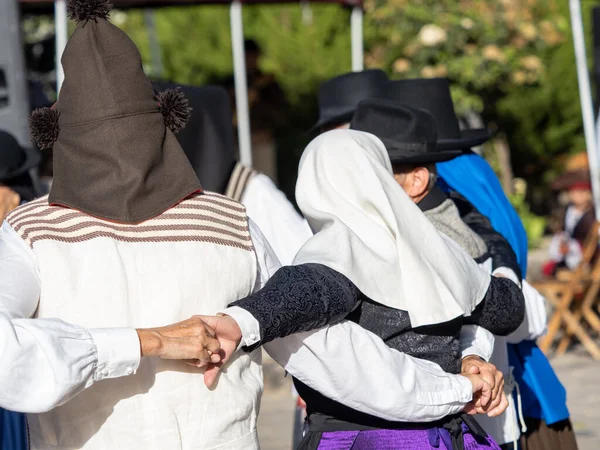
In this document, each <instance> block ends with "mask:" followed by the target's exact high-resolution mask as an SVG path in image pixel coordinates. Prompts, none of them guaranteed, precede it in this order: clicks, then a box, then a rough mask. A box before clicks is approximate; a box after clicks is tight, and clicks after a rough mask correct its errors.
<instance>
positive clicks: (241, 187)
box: [225, 162, 257, 202]
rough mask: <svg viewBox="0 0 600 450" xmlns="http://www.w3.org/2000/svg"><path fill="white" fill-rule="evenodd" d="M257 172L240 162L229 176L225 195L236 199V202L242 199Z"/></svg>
mask: <svg viewBox="0 0 600 450" xmlns="http://www.w3.org/2000/svg"><path fill="white" fill-rule="evenodd" d="M256 174H257V172H256V170H254V169H252V168H251V167H248V166H245V165H243V164H242V163H239V162H238V163H237V164H236V165H235V167H234V169H233V172H232V174H231V177H230V178H229V183H228V184H227V189H225V195H226V196H227V197H230V198H232V199H234V200H235V201H236V202H239V201H241V200H242V195H244V191H245V190H246V187H247V186H248V182H249V181H250V178H252V177H253V176H254V175H256Z"/></svg>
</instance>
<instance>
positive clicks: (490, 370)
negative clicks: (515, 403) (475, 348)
mask: <svg viewBox="0 0 600 450" xmlns="http://www.w3.org/2000/svg"><path fill="white" fill-rule="evenodd" d="M462 374H463V375H465V376H467V377H468V378H469V379H470V380H471V382H472V383H473V381H474V380H473V379H472V378H471V377H470V375H478V376H480V377H481V378H482V379H483V381H485V383H486V384H487V385H488V386H489V387H490V389H491V393H490V396H489V398H488V396H487V390H486V389H483V391H482V394H479V393H477V392H475V391H474V392H473V394H474V396H473V402H471V403H470V404H469V405H467V408H466V409H465V411H466V412H469V413H470V414H487V415H488V416H489V417H496V416H498V415H500V414H502V413H503V412H504V411H505V410H506V408H507V407H508V399H507V397H506V394H505V393H504V375H503V374H502V372H501V371H499V370H498V369H497V368H496V366H494V365H493V364H491V363H488V362H486V361H484V360H483V359H481V358H479V357H478V356H467V357H466V358H464V359H463V361H462ZM476 383H477V385H478V386H479V380H476ZM474 387H475V385H474ZM484 388H485V387H484ZM467 409H468V410H467Z"/></svg>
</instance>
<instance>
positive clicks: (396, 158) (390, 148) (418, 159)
mask: <svg viewBox="0 0 600 450" xmlns="http://www.w3.org/2000/svg"><path fill="white" fill-rule="evenodd" d="M381 142H383V144H384V145H385V148H386V149H387V152H388V156H389V158H390V161H391V162H392V164H411V165H412V164H432V163H438V162H444V161H449V160H451V159H454V158H456V157H457V156H460V155H462V154H463V153H464V152H463V151H462V150H446V151H440V150H436V151H415V150H407V149H406V146H405V145H403V144H402V143H399V142H397V141H394V140H392V139H385V138H384V139H381ZM411 153H412V154H411Z"/></svg>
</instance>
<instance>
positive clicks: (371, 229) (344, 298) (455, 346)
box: [207, 110, 523, 449]
mask: <svg viewBox="0 0 600 450" xmlns="http://www.w3.org/2000/svg"><path fill="white" fill-rule="evenodd" d="M413 117H415V118H416V121H417V122H419V125H418V126H416V127H415V130H417V132H416V133H407V135H406V136H405V141H404V143H405V145H406V146H409V147H417V146H420V145H422V144H423V139H424V138H425V137H426V136H427V137H429V139H431V138H433V140H434V141H435V123H434V122H433V119H432V118H431V117H429V118H427V114H426V113H423V114H421V113H420V112H419V111H416V110H415V111H413ZM422 129H426V130H427V131H426V132H425V133H422V134H420V133H419V131H418V130H422ZM423 134H425V136H423ZM359 180H360V181H359ZM297 196H298V200H299V205H300V208H301V210H302V211H303V213H304V214H305V215H306V217H307V218H308V220H309V223H310V224H311V227H312V228H313V231H315V235H314V236H313V237H312V238H311V239H309V241H308V242H307V243H306V244H305V246H303V247H302V249H301V250H300V252H299V253H298V255H297V256H296V259H295V261H294V262H295V265H294V266H291V267H285V268H282V269H280V270H279V271H278V272H277V273H276V274H275V275H274V277H273V278H272V279H271V280H270V281H269V282H268V283H267V285H266V286H265V288H264V289H262V290H261V291H259V292H257V293H256V294H253V295H251V296H249V297H247V298H245V299H242V300H240V301H238V302H234V303H233V304H232V306H231V307H230V308H228V309H227V310H225V311H223V312H224V313H225V314H227V316H225V317H221V318H215V319H207V320H209V323H214V324H218V331H217V337H219V339H223V340H224V339H229V340H230V342H229V343H224V341H222V344H223V345H224V347H223V348H225V346H227V347H228V348H229V351H231V350H232V349H235V348H236V346H237V343H238V342H240V341H241V342H242V345H243V346H244V348H245V349H247V350H252V349H254V348H255V347H256V346H257V345H261V344H267V345H266V347H265V348H266V349H267V351H268V352H270V353H271V354H272V355H274V358H275V359H276V360H278V361H279V360H283V361H284V363H283V364H284V366H285V368H286V370H288V371H289V372H290V373H291V374H292V375H294V376H297V377H298V379H299V380H297V381H296V386H297V387H298V389H299V393H300V394H301V396H302V397H303V398H304V399H305V400H306V401H307V405H308V411H309V421H308V423H309V430H310V432H309V434H308V435H307V436H306V437H305V440H304V443H303V446H302V447H301V448H315V449H316V448H327V449H328V448H340V449H345V448H351V447H352V445H355V446H357V447H358V448H387V447H389V446H390V445H392V443H393V446H394V448H398V449H402V448H406V449H412V448H424V449H425V448H435V447H436V446H439V443H440V442H441V441H443V442H445V445H446V446H447V447H448V448H463V446H464V448H473V449H475V448H497V446H496V445H495V444H494V443H493V442H492V441H491V440H487V439H486V437H485V434H484V433H482V432H481V429H480V428H479V427H478V426H477V425H474V424H473V423H472V422H471V421H470V420H469V419H466V418H462V417H461V418H456V417H454V416H453V413H456V410H454V411H453V412H447V413H446V414H443V415H441V416H436V418H437V419H441V418H442V417H445V418H446V419H445V420H447V421H448V423H447V428H448V429H451V430H452V431H451V432H447V431H445V430H446V428H445V427H444V426H443V424H444V423H445V422H444V421H443V420H442V421H441V422H439V423H423V424H420V423H414V422H419V420H417V421H415V420H414V419H412V420H410V422H413V423H404V424H401V425H400V424H398V423H392V420H394V418H395V420H399V419H400V418H399V416H398V415H396V416H392V419H389V416H387V420H380V419H378V418H376V417H374V416H372V415H371V414H372V412H373V409H372V408H371V407H370V406H363V405H365V403H364V402H357V401H356V399H357V398H359V397H360V396H361V392H356V393H354V392H352V393H347V390H348V389H345V386H344V385H348V386H349V387H350V389H351V388H352V387H353V386H354V390H356V391H362V395H363V396H369V397H370V401H367V402H366V403H367V404H369V405H370V404H373V403H377V404H378V405H379V406H380V407H383V408H385V405H388V404H389V403H390V402H388V401H387V400H386V398H389V396H390V395H391V396H392V398H393V396H394V395H397V394H402V393H403V390H399V391H398V392H395V390H394V389H393V388H391V387H390V384H389V383H383V385H381V386H377V385H375V384H367V385H366V386H368V388H367V389H362V388H361V389H357V388H356V386H357V383H358V384H359V385H360V386H363V387H364V386H365V383H364V382H365V381H366V379H365V380H363V378H362V377H360V376H359V377H358V378H357V375H354V374H355V373H356V374H360V373H361V371H360V370H357V371H354V370H347V373H348V376H347V377H343V378H338V377H334V378H332V379H330V381H329V383H328V385H329V390H328V391H322V390H320V389H319V388H318V387H317V386H316V384H317V383H316V380H315V379H314V378H313V377H311V376H310V375H306V374H304V375H303V374H299V373H298V372H299V371H298V367H297V366H295V365H293V364H286V362H287V358H288V357H289V355H290V354H291V355H298V354H300V355H302V356H303V357H305V358H307V360H306V361H305V365H306V366H308V367H307V368H306V369H307V370H311V369H312V367H310V364H314V359H315V358H314V357H313V358H311V357H310V355H316V356H317V358H319V357H320V358H328V353H327V352H326V351H325V350H326V349H332V348H335V349H336V352H338V353H336V356H335V358H336V359H337V360H338V361H341V360H340V359H339V358H340V357H341V355H342V354H347V353H352V351H356V348H357V347H354V346H353V347H351V348H349V349H346V351H345V353H344V351H343V350H342V349H341V347H348V345H347V344H346V342H345V341H344V344H343V345H336V344H337V342H336V338H335V337H333V336H332V334H331V331H332V330H333V329H334V328H335V327H336V325H334V326H333V327H329V328H328V329H327V330H325V331H324V330H320V331H318V332H317V333H314V334H307V333H303V334H301V335H299V336H298V337H296V338H295V337H294V336H291V337H286V338H285V339H277V340H276V341H274V342H272V343H269V342H270V341H271V340H274V339H276V338H278V337H285V336H288V335H289V334H293V333H298V332H300V331H307V330H312V329H316V328H319V327H322V326H323V325H324V324H326V323H328V322H335V321H337V320H340V319H341V318H343V317H345V315H346V314H348V313H349V312H350V311H353V313H352V314H351V315H350V316H348V318H349V319H350V320H352V321H356V322H357V323H358V324H359V325H360V326H361V327H364V328H365V329H367V330H370V331H371V332H373V333H375V334H377V335H378V336H379V337H380V338H381V339H382V340H383V341H384V342H385V343H387V345H389V346H390V347H392V348H393V349H396V350H398V351H401V352H404V353H406V354H409V355H413V356H417V357H419V358H422V359H426V360H429V361H434V362H436V363H438V364H440V365H441V366H442V368H444V369H445V370H446V371H448V372H450V373H459V372H460V367H461V353H460V350H459V347H460V346H459V342H458V333H459V331H460V328H461V325H462V324H463V323H471V322H470V320H471V319H472V320H473V321H474V322H473V323H476V324H477V323H479V324H481V325H483V326H489V327H490V329H491V330H492V331H494V332H496V333H501V334H502V333H508V332H510V331H511V330H513V329H515V328H516V327H518V325H519V324H520V320H521V318H522V315H521V314H522V312H523V311H522V302H523V300H522V294H520V292H519V289H518V288H517V286H516V285H514V283H512V282H511V281H509V280H502V279H497V278H492V277H490V276H489V275H488V274H485V272H484V271H483V270H481V269H479V268H478V267H477V265H476V263H475V262H474V261H473V260H472V259H470V258H469V256H468V255H467V254H465V253H464V252H463V251H462V249H460V247H458V246H457V245H456V244H455V243H453V242H452V241H450V240H449V239H447V238H445V237H442V236H441V235H440V234H438V233H437V231H436V230H435V228H434V227H433V225H432V224H431V223H429V222H428V221H427V219H426V217H425V216H423V215H422V214H421V213H420V212H419V210H418V208H417V207H416V206H415V205H414V203H413V202H412V201H411V200H410V198H409V197H408V196H407V195H406V193H404V192H403V191H402V189H401V188H400V186H398V184H397V182H396V181H395V180H394V178H393V175H392V170H391V164H390V162H389V157H388V155H387V152H386V150H385V146H384V145H383V143H382V142H381V141H380V140H379V139H378V138H376V137H375V136H373V135H370V134H367V133H362V132H358V131H354V130H335V131H330V132H327V133H324V134H323V135H321V136H320V137H318V138H317V139H315V140H314V141H313V142H312V143H311V144H309V146H308V147H307V149H306V150H305V152H304V154H303V157H302V160H301V163H300V173H299V179H298V185H297ZM448 271H450V272H452V275H450V274H449V272H448ZM481 277H484V278H485V279H487V281H488V282H489V283H490V284H489V288H484V287H483V286H482V285H479V283H480V282H481ZM436 280H437V281H436ZM486 284H487V283H486ZM477 286H479V287H477ZM473 288H474V289H475V290H474V291H471V292H470V293H468V292H465V291H464V290H465V289H466V290H467V291H469V290H471V289H473ZM481 289H483V290H486V294H485V300H483V301H482V302H481V303H479V300H477V299H479V298H480V296H479V295H480V294H479V293H478V294H475V292H480V291H481ZM497 289H498V290H497ZM505 290H506V291H508V292H510V293H511V295H509V298H508V301H510V302H512V304H513V306H514V308H503V309H502V310H500V309H496V308H495V307H494V306H493V305H494V304H495V303H497V301H499V300H502V301H503V302H504V300H505V299H504V298H503V297H502V296H498V295H497V293H498V292H504V291H505ZM425 291H429V292H425ZM463 294H465V295H466V297H462V295H463ZM513 294H514V295H513ZM469 297H470V298H471V300H469V302H471V306H467V305H465V304H464V303H463V300H465V299H466V298H469ZM417 299H418V300H417ZM473 300H475V302H474V303H473ZM477 304H479V305H480V306H476V305H477ZM464 308H466V310H468V309H470V308H474V309H471V312H467V313H465V315H467V316H469V317H470V318H465V319H464V321H465V322H463V319H461V317H460V316H461V315H462V314H461V313H460V312H459V311H461V310H462V311H463V313H464V312H465V309H464ZM520 308H521V309H520ZM505 313H507V314H505ZM248 314H250V316H249V315H248ZM491 317H493V320H492V322H493V324H492V323H490V322H488V321H487V320H488V319H489V318H491ZM452 319H456V320H452ZM450 322H451V323H450ZM226 330H227V333H231V334H228V335H227V336H225V335H224V333H225V331H226ZM427 330H428V331H427ZM323 332H324V333H325V334H326V336H327V337H328V339H325V341H329V344H325V346H324V347H323V349H322V350H319V351H318V350H317V349H316V348H312V349H311V350H310V351H303V349H304V348H305V347H306V346H307V341H308V340H310V339H313V338H314V336H315V335H317V334H319V333H323ZM236 333H237V335H236ZM290 339H291V343H290V342H289V340H290ZM286 346H288V348H287V353H286V348H285V347H286ZM365 349H366V347H365ZM373 350H374V349H373ZM392 351H393V350H392ZM367 353H370V351H367ZM376 354H377V355H378V354H380V350H378V351H377V353H376ZM342 360H343V361H347V362H348V363H349V362H351V361H352V360H353V359H352V357H351V356H348V357H344V358H343V359H342ZM348 367H349V366H348ZM385 367H386V365H385V364H383V366H381V367H379V366H378V371H379V370H381V371H384V372H385ZM315 372H316V373H319V372H317V371H315ZM404 376H405V375H404V374H399V375H398V377H400V378H401V379H404V380H405V381H404V382H407V381H408V380H406V379H405V378H404ZM394 378H396V377H394V376H392V377H391V379H394ZM300 380H301V382H300ZM361 380H363V381H361ZM409 384H410V382H409ZM336 389H337V390H336ZM497 392H499V393H500V396H501V398H503V393H502V389H501V383H500V384H499V386H498V391H497ZM393 403H397V402H393ZM343 405H345V406H343ZM404 405H406V406H408V405H409V404H408V403H405V404H403V405H397V406H398V408H400V406H404ZM348 406H349V407H348ZM376 409H377V407H375V410H376ZM503 409H504V407H502V410H503ZM404 414H405V415H406V412H404ZM446 416H448V417H446ZM413 417H414V416H413ZM420 419H421V421H424V422H425V421H429V422H431V421H432V420H435V419H432V416H429V419H426V418H424V417H421V418H420ZM455 419H456V420H455ZM454 420H455V421H454ZM463 420H464V421H465V422H466V423H469V426H467V425H461V423H462V421H463ZM450 422H452V424H450ZM367 430H369V431H367ZM461 430H462V431H461ZM463 436H464V442H463ZM474 436H476V437H474Z"/></svg>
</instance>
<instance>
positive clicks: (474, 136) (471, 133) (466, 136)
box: [437, 128, 490, 150]
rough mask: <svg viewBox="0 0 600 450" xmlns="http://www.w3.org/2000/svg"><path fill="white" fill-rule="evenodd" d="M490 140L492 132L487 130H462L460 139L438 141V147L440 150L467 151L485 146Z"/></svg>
mask: <svg viewBox="0 0 600 450" xmlns="http://www.w3.org/2000/svg"><path fill="white" fill-rule="evenodd" d="M489 138H490V132H489V131H488V130H487V129H485V128H477V129H472V130H461V132H460V138H453V139H438V141H437V145H438V148H439V149H440V150H456V149H461V150H466V149H469V148H471V147H477V146H478V145H481V144H483V143H484V142H486V141H487V140H488V139H489Z"/></svg>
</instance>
